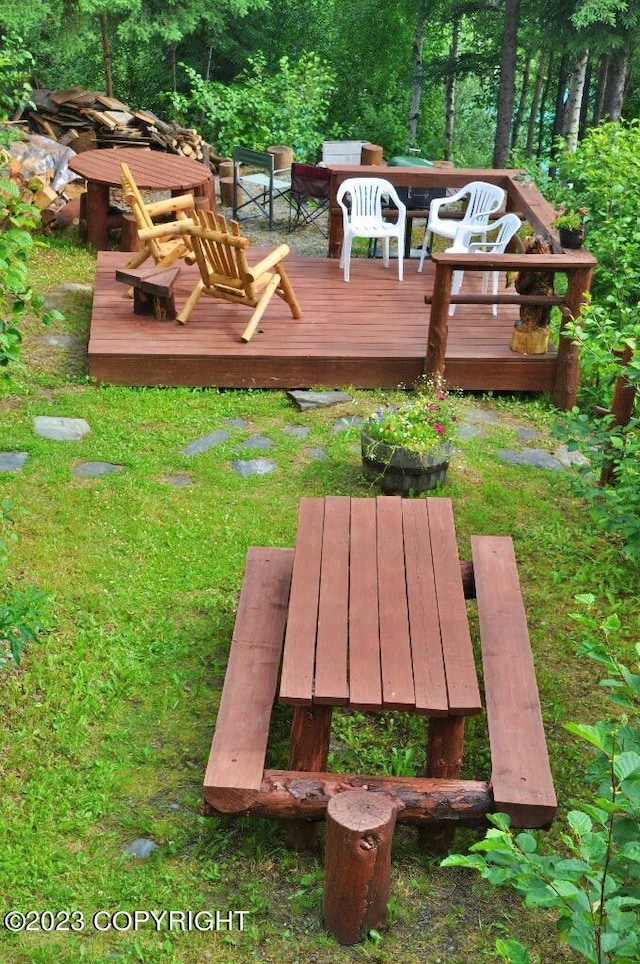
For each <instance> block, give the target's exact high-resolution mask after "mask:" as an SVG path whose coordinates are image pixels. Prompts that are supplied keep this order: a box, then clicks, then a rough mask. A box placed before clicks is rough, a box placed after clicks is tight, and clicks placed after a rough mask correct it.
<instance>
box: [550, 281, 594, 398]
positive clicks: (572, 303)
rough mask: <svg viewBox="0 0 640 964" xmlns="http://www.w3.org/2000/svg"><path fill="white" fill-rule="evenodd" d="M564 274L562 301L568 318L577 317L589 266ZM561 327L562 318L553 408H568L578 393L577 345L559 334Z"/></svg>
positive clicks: (587, 282)
mask: <svg viewBox="0 0 640 964" xmlns="http://www.w3.org/2000/svg"><path fill="white" fill-rule="evenodd" d="M567 275H568V279H567V280H568V288H567V294H566V297H565V299H564V301H565V305H566V306H567V308H568V310H569V314H570V315H571V317H572V318H576V319H577V318H579V317H580V313H581V312H582V306H583V305H584V304H585V302H586V297H585V295H586V294H587V293H588V291H589V289H590V287H591V278H592V276H593V267H592V266H588V267H585V268H577V269H575V270H572V271H568V272H567ZM563 329H564V319H563V324H562V326H561V328H560V338H559V344H558V361H557V363H556V380H555V385H554V388H553V403H554V405H555V406H556V407H557V408H559V409H563V410H564V411H569V410H570V409H572V408H573V406H574V405H575V404H576V399H577V396H578V384H579V381H580V348H579V346H578V345H576V344H574V343H573V342H572V341H571V339H570V338H567V337H566V336H565V335H564V334H563Z"/></svg>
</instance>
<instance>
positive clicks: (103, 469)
mask: <svg viewBox="0 0 640 964" xmlns="http://www.w3.org/2000/svg"><path fill="white" fill-rule="evenodd" d="M123 468H124V465H117V464H116V463H114V462H98V461H96V462H81V463H80V465H76V466H75V467H74V468H73V469H71V471H72V472H73V474H74V475H78V476H80V477H81V478H85V479H91V478H95V477H96V476H98V475H110V474H111V473H112V472H121V471H122V470H123Z"/></svg>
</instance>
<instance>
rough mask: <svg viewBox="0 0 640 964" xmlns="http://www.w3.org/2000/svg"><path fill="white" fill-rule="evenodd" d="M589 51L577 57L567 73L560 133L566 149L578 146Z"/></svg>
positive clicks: (572, 149) (573, 149)
mask: <svg viewBox="0 0 640 964" xmlns="http://www.w3.org/2000/svg"><path fill="white" fill-rule="evenodd" d="M588 62H589V51H587V50H585V52H584V53H583V54H582V55H581V56H580V57H578V59H577V60H576V61H575V63H574V64H573V67H572V68H571V73H570V74H569V96H568V98H567V102H566V104H565V108H564V117H563V124H562V133H563V135H564V138H565V140H566V145H567V150H568V151H575V149H576V148H577V146H578V130H579V128H580V110H581V107H582V93H583V91H584V80H585V77H586V74H587V64H588Z"/></svg>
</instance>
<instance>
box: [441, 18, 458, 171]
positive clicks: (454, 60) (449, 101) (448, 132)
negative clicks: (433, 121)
mask: <svg viewBox="0 0 640 964" xmlns="http://www.w3.org/2000/svg"><path fill="white" fill-rule="evenodd" d="M459 44H460V20H459V19H456V20H454V23H453V33H452V34H451V46H450V47H449V71H448V73H447V86H446V91H445V150H444V160H445V161H450V160H451V158H452V155H453V134H454V130H455V123H456V80H457V70H458V46H459Z"/></svg>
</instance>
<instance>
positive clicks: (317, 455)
mask: <svg viewBox="0 0 640 964" xmlns="http://www.w3.org/2000/svg"><path fill="white" fill-rule="evenodd" d="M305 452H306V453H307V455H308V456H310V458H312V459H328V458H329V456H328V455H327V453H326V452H325V450H324V449H320V448H309V449H305Z"/></svg>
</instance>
